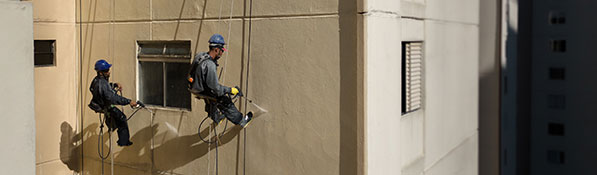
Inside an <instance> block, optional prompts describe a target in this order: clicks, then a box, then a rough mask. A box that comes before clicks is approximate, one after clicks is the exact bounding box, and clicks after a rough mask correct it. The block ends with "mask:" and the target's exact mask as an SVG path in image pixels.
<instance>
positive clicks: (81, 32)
mask: <svg viewBox="0 0 597 175" xmlns="http://www.w3.org/2000/svg"><path fill="white" fill-rule="evenodd" d="M82 20H83V5H82V0H79V98H80V101H79V105H81V108H80V110H79V114H80V115H81V122H80V123H79V127H80V129H79V137H81V172H84V170H83V162H84V160H83V159H84V157H83V149H84V146H83V109H85V108H84V107H83V23H82V22H81V21H82Z"/></svg>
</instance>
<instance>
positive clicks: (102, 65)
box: [95, 59, 112, 71]
mask: <svg viewBox="0 0 597 175" xmlns="http://www.w3.org/2000/svg"><path fill="white" fill-rule="evenodd" d="M110 67H112V65H111V64H110V63H108V62H107V61H106V60H103V59H101V60H97V62H95V70H96V71H105V70H108V69H110Z"/></svg>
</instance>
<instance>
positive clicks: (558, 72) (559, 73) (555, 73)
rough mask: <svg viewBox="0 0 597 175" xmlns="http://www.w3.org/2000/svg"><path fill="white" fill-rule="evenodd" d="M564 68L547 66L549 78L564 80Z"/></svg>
mask: <svg viewBox="0 0 597 175" xmlns="http://www.w3.org/2000/svg"><path fill="white" fill-rule="evenodd" d="M565 73H566V69H564V68H563V67H550V68H549V79H551V80H564V79H565V78H566V74H565Z"/></svg>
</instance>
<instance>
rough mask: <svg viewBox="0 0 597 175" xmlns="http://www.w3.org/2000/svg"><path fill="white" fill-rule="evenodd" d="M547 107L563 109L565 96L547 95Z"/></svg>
mask: <svg viewBox="0 0 597 175" xmlns="http://www.w3.org/2000/svg"><path fill="white" fill-rule="evenodd" d="M547 107H548V108H550V109H565V108H566V96H564V95H560V94H550V95H547Z"/></svg>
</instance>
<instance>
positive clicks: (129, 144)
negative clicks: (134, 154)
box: [116, 141, 133, 147]
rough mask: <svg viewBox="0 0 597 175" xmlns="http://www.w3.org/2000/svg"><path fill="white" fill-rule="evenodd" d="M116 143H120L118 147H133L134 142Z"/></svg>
mask: <svg viewBox="0 0 597 175" xmlns="http://www.w3.org/2000/svg"><path fill="white" fill-rule="evenodd" d="M116 143H118V146H121V147H124V146H131V145H133V142H131V141H129V142H127V143H121V142H116Z"/></svg>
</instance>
